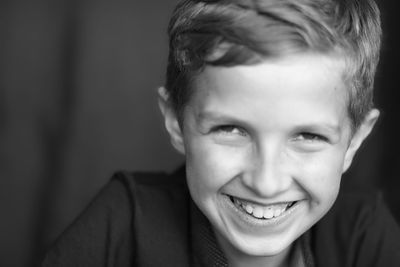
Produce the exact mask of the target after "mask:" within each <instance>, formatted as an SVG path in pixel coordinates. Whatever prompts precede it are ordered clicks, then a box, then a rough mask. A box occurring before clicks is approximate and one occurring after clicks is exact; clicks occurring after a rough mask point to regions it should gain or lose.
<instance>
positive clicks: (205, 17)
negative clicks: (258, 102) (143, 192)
mask: <svg viewBox="0 0 400 267" xmlns="http://www.w3.org/2000/svg"><path fill="white" fill-rule="evenodd" d="M380 24H381V23H380V13H379V9H378V7H377V5H376V3H375V2H374V1H373V0H183V1H181V2H180V3H179V4H178V5H177V7H176V8H175V10H174V12H173V14H172V18H171V20H170V24H169V27H168V35H169V38H170V39H169V56H168V65H167V75H166V84H165V87H166V90H167V92H168V94H169V99H170V101H171V104H172V106H173V108H174V110H175V112H176V113H177V116H178V118H179V119H180V120H182V119H183V117H182V116H183V115H182V114H183V109H184V107H185V105H186V104H187V102H188V100H189V99H190V96H191V94H192V88H191V82H192V81H193V78H194V77H195V75H196V74H198V73H199V72H201V71H202V70H203V68H204V67H205V66H206V65H213V66H235V65H244V64H247V65H248V64H256V63H258V62H261V61H262V60H266V59H269V58H272V57H279V56H283V55H287V54H289V53H303V52H311V53H315V52H316V53H324V54H329V53H333V54H335V53H336V54H337V53H339V55H340V56H342V57H343V58H344V60H345V62H346V64H345V65H346V70H345V76H346V77H345V78H346V84H347V86H348V87H349V88H348V89H349V90H348V91H349V94H348V114H349V117H350V120H351V122H352V126H353V129H355V128H357V127H358V126H359V125H360V124H361V122H362V120H363V119H364V117H365V115H366V114H367V112H368V111H369V110H370V109H371V108H373V87H374V76H375V72H376V67H377V64H378V61H379V50H380V45H381V35H382V31H381V25H380Z"/></svg>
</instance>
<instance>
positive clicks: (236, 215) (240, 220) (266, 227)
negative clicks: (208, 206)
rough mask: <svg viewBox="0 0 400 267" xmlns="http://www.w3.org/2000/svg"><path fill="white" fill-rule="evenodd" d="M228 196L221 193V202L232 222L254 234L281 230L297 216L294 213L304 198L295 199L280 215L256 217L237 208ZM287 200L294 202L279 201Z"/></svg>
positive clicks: (302, 203)
mask: <svg viewBox="0 0 400 267" xmlns="http://www.w3.org/2000/svg"><path fill="white" fill-rule="evenodd" d="M230 197H231V196H230V195H226V194H223V195H222V204H223V205H224V206H225V208H226V209H227V210H228V212H229V213H228V214H229V215H230V217H231V218H232V220H233V222H234V223H235V224H237V225H238V226H239V227H240V228H242V229H244V230H246V231H250V232H253V231H254V233H255V234H261V233H264V232H266V233H269V232H279V231H283V230H284V229H286V227H287V226H288V225H289V224H290V223H291V222H292V221H293V220H294V219H295V218H297V216H296V215H297V214H298V213H299V212H300V211H301V209H302V208H304V206H305V200H295V202H296V203H295V204H294V205H293V206H292V207H290V208H289V209H288V210H286V211H285V212H283V213H282V214H281V215H280V216H278V217H274V218H271V219H258V218H255V217H253V216H251V215H250V214H248V213H246V212H245V211H243V210H242V209H240V208H238V207H237V206H236V205H235V204H234V203H232V201H231V199H230ZM238 199H240V198H238ZM244 201H247V202H250V203H255V204H257V205H263V206H266V204H258V203H259V202H254V201H248V200H244ZM287 202H294V201H280V202H279V203H287ZM277 203H278V202H274V203H270V204H269V205H271V204H277ZM260 231H261V232H260Z"/></svg>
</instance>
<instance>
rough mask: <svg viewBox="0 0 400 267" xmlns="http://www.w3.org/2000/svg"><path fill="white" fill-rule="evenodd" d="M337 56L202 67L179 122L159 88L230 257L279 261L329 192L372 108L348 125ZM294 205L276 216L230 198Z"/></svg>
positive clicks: (239, 261) (243, 262) (238, 261)
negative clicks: (260, 215) (253, 211)
mask: <svg viewBox="0 0 400 267" xmlns="http://www.w3.org/2000/svg"><path fill="white" fill-rule="evenodd" d="M343 69H344V63H343V61H342V60H339V59H335V58H332V57H328V56H323V55H318V54H302V55H291V56H288V57H285V58H281V59H279V60H275V61H267V60H266V61H264V62H262V63H260V64H257V65H250V66H235V67H212V66H207V67H206V68H205V69H204V71H202V73H200V74H199V75H198V76H197V77H196V79H195V81H194V84H193V86H194V88H193V89H194V90H193V91H194V93H193V95H192V96H191V99H190V101H189V103H187V106H186V107H185V110H184V119H183V123H182V128H180V127H179V123H178V121H177V117H176V116H175V113H174V111H173V110H172V108H171V105H170V104H169V102H168V95H167V93H166V91H165V89H164V88H160V90H159V93H160V99H159V103H160V107H161V110H162V113H163V115H164V118H165V124H166V128H167V130H168V132H169V134H170V137H171V142H172V144H173V146H174V147H175V148H176V149H177V150H178V151H179V152H181V153H183V154H184V155H185V157H186V168H187V180H188V186H189V190H190V193H191V196H192V198H193V200H194V202H195V203H196V204H197V206H198V207H199V208H200V210H201V211H202V212H203V213H204V214H205V216H206V217H207V218H208V220H209V221H210V222H211V224H212V226H213V228H214V230H215V234H216V237H217V240H218V242H219V244H220V246H221V248H222V250H223V251H224V253H225V255H226V257H227V259H228V261H229V264H230V266H261V265H262V266H284V265H286V264H287V263H288V261H289V260H290V259H288V258H289V256H288V255H291V254H290V249H291V247H292V244H293V242H294V241H295V240H296V239H297V238H298V237H299V236H300V235H302V234H303V233H304V232H305V231H307V230H308V229H309V228H310V227H312V226H313V225H314V224H315V223H316V222H318V220H320V218H321V217H322V216H324V214H326V212H327V211H328V210H329V209H330V208H331V206H332V205H333V203H334V201H335V200H336V197H337V194H338V191H339V186H340V180H341V176H342V174H343V172H344V171H346V170H347V168H348V167H349V166H350V164H351V161H352V159H353V156H354V154H355V152H356V151H357V149H358V148H359V146H360V145H361V143H362V141H363V140H364V139H365V137H366V136H367V135H368V134H369V132H370V131H371V129H372V128H373V125H374V123H375V121H376V119H377V118H378V116H379V112H378V111H377V110H371V111H370V113H369V114H368V115H367V116H366V118H365V120H364V122H363V123H362V125H361V126H360V128H359V129H358V130H357V131H356V132H355V133H354V134H352V133H351V127H350V120H349V118H348V114H347V106H346V105H347V91H346V87H345V85H344V84H343V79H342V71H343ZM234 199H239V200H240V201H245V202H246V203H250V204H251V205H254V206H259V207H267V206H268V205H271V204H279V203H291V202H294V201H296V204H295V205H294V206H293V207H291V208H290V209H288V210H287V211H286V212H285V213H284V214H283V215H281V216H278V217H277V218H275V219H269V220H267V219H257V218H254V217H253V216H251V215H249V214H247V213H246V212H244V211H243V210H241V209H240V207H239V208H238V207H237V206H235V205H234V204H233V203H232V201H231V200H234Z"/></svg>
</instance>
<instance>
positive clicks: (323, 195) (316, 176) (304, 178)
mask: <svg viewBox="0 0 400 267" xmlns="http://www.w3.org/2000/svg"><path fill="white" fill-rule="evenodd" d="M340 155H341V154H338V153H325V154H320V155H318V156H314V157H310V158H307V159H306V160H304V161H303V162H302V164H301V166H302V168H301V175H300V176H299V178H298V182H299V183H300V184H301V186H302V187H303V188H305V190H306V191H307V192H308V193H309V194H310V195H311V197H312V199H314V200H316V201H317V202H329V203H332V202H333V201H334V200H335V199H336V196H337V194H338V191H339V187H340V181H341V175H342V166H343V157H342V156H340Z"/></svg>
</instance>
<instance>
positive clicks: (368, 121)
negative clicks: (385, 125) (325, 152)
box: [343, 109, 379, 172]
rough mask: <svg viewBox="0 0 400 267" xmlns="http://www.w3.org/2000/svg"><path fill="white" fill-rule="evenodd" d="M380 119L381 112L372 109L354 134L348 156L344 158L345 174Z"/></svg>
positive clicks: (347, 152)
mask: <svg viewBox="0 0 400 267" xmlns="http://www.w3.org/2000/svg"><path fill="white" fill-rule="evenodd" d="M378 118H379V111H378V110H377V109H372V110H371V111H369V112H368V114H367V115H366V116H365V118H364V120H363V122H362V124H361V125H360V126H359V127H358V129H357V130H356V132H355V133H354V134H353V137H352V138H351V141H350V144H349V147H348V148H347V151H346V155H345V158H344V164H343V172H345V171H347V169H348V168H349V167H350V165H351V162H352V161H353V158H354V155H355V154H356V152H357V150H358V149H359V148H360V146H361V144H362V142H363V141H364V140H365V138H367V136H368V135H369V134H370V132H371V131H372V129H373V128H374V125H375V123H376V121H377V120H378Z"/></svg>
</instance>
